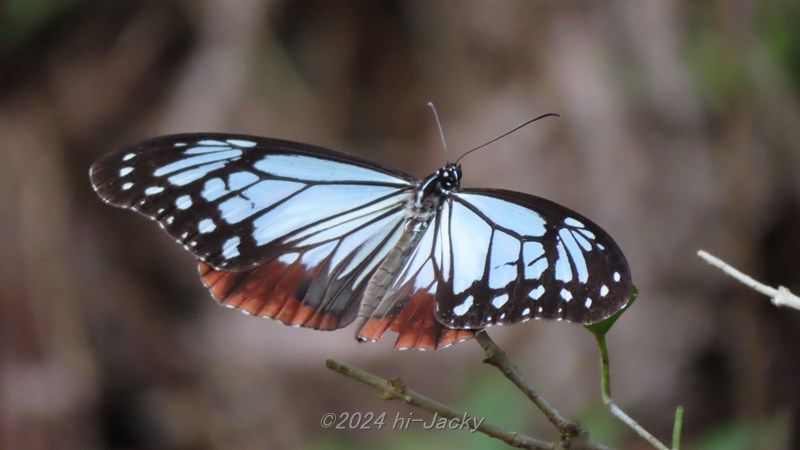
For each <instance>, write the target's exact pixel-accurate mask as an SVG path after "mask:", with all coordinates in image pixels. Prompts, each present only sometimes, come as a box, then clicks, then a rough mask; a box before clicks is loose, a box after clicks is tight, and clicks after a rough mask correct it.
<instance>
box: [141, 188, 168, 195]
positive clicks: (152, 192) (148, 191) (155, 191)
mask: <svg viewBox="0 0 800 450" xmlns="http://www.w3.org/2000/svg"><path fill="white" fill-rule="evenodd" d="M162 192H164V188H163V187H161V186H150V187H149V188H147V189H145V190H144V195H155V194H160V193H162Z"/></svg>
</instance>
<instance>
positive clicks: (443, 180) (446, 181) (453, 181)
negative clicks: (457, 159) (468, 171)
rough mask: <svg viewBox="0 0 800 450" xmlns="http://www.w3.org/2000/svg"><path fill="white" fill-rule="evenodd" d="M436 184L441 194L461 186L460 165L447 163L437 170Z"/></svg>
mask: <svg viewBox="0 0 800 450" xmlns="http://www.w3.org/2000/svg"><path fill="white" fill-rule="evenodd" d="M436 184H437V187H438V188H439V190H440V191H442V192H449V191H452V190H453V189H458V188H459V187H460V186H461V164H453V163H447V164H446V165H445V166H444V167H442V168H441V169H439V170H437V171H436Z"/></svg>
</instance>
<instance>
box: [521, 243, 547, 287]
mask: <svg viewBox="0 0 800 450" xmlns="http://www.w3.org/2000/svg"><path fill="white" fill-rule="evenodd" d="M522 260H523V261H525V263H526V264H525V278H527V279H529V280H535V279H537V278H539V277H540V276H541V275H542V273H543V272H544V271H545V269H547V259H546V258H545V257H544V247H543V246H542V244H541V243H539V242H526V243H524V244H523V245H522Z"/></svg>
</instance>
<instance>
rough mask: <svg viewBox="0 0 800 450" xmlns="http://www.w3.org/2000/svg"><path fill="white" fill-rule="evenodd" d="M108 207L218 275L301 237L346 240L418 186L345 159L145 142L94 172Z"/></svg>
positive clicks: (208, 141)
mask: <svg viewBox="0 0 800 450" xmlns="http://www.w3.org/2000/svg"><path fill="white" fill-rule="evenodd" d="M90 178H91V181H92V185H93V186H94V188H95V190H96V191H97V193H98V195H99V196H100V197H101V198H102V199H103V200H104V201H106V202H107V203H110V204H112V205H115V206H119V207H123V208H128V209H132V210H134V211H137V212H139V213H141V214H143V215H145V216H147V217H149V218H151V219H153V220H155V221H157V222H158V223H159V224H160V225H161V227H162V228H163V229H164V230H165V231H166V232H167V233H169V235H170V236H172V237H173V238H174V239H175V240H177V241H178V242H179V243H181V244H182V245H184V247H186V249H187V250H189V251H191V252H192V253H194V254H195V255H196V256H197V257H198V258H199V259H200V260H202V261H204V262H206V263H207V264H209V265H210V266H211V267H213V268H216V269H224V270H229V271H234V270H235V271H241V270H249V269H253V268H255V267H256V266H258V265H259V264H260V263H262V262H265V261H270V260H273V259H274V258H276V257H278V256H280V255H284V254H289V253H292V252H293V251H294V246H295V244H297V242H298V241H299V240H300V239H301V238H302V237H303V236H308V235H311V234H319V233H325V232H326V230H327V229H328V228H332V227H334V226H335V229H334V230H332V231H328V236H329V237H331V238H333V237H336V236H335V233H339V234H338V235H339V236H341V235H343V234H344V233H347V232H350V231H352V230H351V229H349V228H348V227H354V226H357V225H358V224H359V223H360V222H359V218H363V217H365V216H366V215H368V214H371V213H373V212H376V211H379V212H389V211H391V210H396V209H397V208H398V207H401V206H402V205H403V204H404V203H405V201H406V200H407V197H408V195H410V192H411V190H412V189H413V183H414V179H413V178H411V177H409V176H408V175H405V174H403V173H402V172H399V171H395V170H392V169H388V168H385V167H382V166H378V165H376V164H373V163H370V162H368V161H366V160H364V159H361V158H358V157H355V156H352V155H348V154H345V153H341V152H337V151H334V150H329V149H325V148H321V147H314V146H310V145H306V144H300V143H296V142H290V141H282V140H277V139H269V138H262V137H254V136H243V135H230V134H209V133H199V134H184V135H174V136H164V137H160V138H156V139H152V140H148V141H145V142H143V143H141V144H138V145H136V146H134V147H131V148H128V149H126V150H123V151H121V152H117V153H113V154H110V155H108V156H106V157H104V158H102V159H100V160H98V161H97V162H95V163H94V164H93V165H92V168H91V171H90Z"/></svg>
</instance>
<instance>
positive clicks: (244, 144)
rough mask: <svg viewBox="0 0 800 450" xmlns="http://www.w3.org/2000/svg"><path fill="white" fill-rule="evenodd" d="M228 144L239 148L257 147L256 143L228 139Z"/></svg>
mask: <svg viewBox="0 0 800 450" xmlns="http://www.w3.org/2000/svg"><path fill="white" fill-rule="evenodd" d="M227 142H228V143H229V144H232V145H236V146H239V147H255V146H256V143H255V142H253V141H246V140H244V139H228V140H227Z"/></svg>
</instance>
